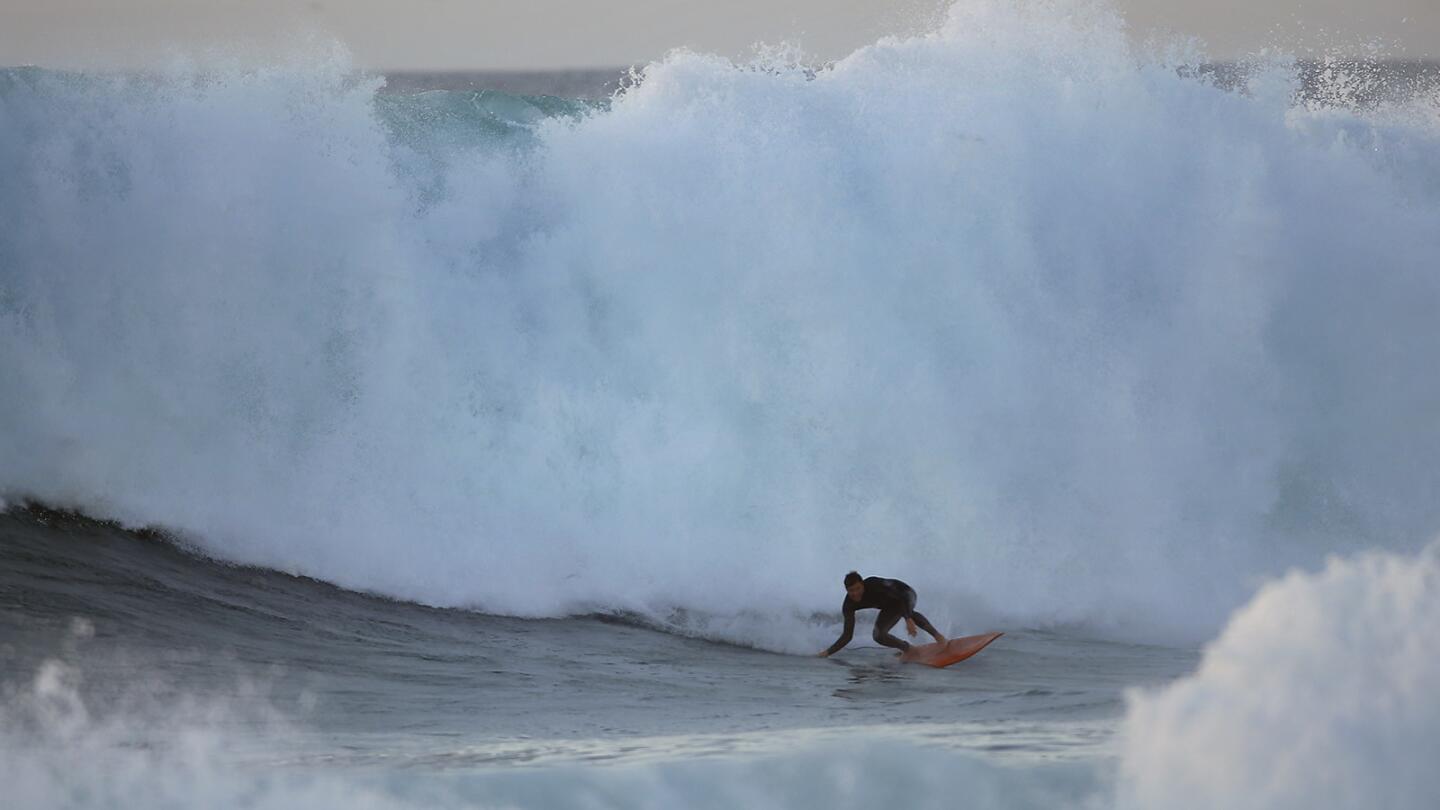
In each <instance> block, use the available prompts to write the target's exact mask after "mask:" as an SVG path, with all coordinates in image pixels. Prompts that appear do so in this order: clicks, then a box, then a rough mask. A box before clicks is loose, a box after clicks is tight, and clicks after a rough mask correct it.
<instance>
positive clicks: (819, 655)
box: [815, 650, 830, 658]
mask: <svg viewBox="0 0 1440 810" xmlns="http://www.w3.org/2000/svg"><path fill="white" fill-rule="evenodd" d="M815 656H816V657H817V658H829V657H830V651H829V650H821V651H820V652H818V653H816V654H815Z"/></svg>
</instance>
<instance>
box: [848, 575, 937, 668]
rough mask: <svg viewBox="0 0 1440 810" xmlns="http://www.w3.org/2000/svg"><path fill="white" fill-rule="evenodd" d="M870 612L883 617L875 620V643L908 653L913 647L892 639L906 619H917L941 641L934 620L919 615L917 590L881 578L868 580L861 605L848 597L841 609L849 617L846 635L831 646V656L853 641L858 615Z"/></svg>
mask: <svg viewBox="0 0 1440 810" xmlns="http://www.w3.org/2000/svg"><path fill="white" fill-rule="evenodd" d="M867 608H878V609H879V610H880V615H879V616H878V617H876V619H875V636H874V637H875V641H877V642H879V643H880V644H884V645H885V646H886V647H894V648H895V649H897V650H908V649H910V644H909V643H908V642H905V641H903V640H901V639H898V638H896V637H894V636H892V635H890V628H892V627H894V626H895V623H896V622H898V621H900V620H901V619H902V618H905V619H914V620H915V623H916V624H918V625H920V629H921V630H924V631H925V632H927V633H929V634H930V635H932V636H936V637H938V636H939V635H940V634H939V633H937V632H935V628H934V627H932V626H931V625H930V620H929V619H927V618H925V617H924V616H923V615H922V614H921V613H920V612H919V611H917V610H915V589H914V588H911V587H910V586H909V585H906V584H905V583H903V582H901V581H900V580H898V579H883V578H881V577H866V578H865V595H864V596H862V597H860V601H859V602H853V601H851V600H850V594H848V593H847V594H845V602H844V604H843V605H841V607H840V612H841V613H842V614H844V616H845V631H844V632H842V633H841V634H840V638H839V639H838V640H837V641H836V642H835V643H834V644H831V645H830V649H828V650H826V651H825V653H826V654H827V655H834V654H835V653H837V652H839V651H840V650H841V649H842V648H843V647H844V646H845V645H846V644H849V643H850V639H851V638H852V637H854V635H855V611H857V610H865V609H867Z"/></svg>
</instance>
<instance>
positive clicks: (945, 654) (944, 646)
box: [900, 633, 1005, 667]
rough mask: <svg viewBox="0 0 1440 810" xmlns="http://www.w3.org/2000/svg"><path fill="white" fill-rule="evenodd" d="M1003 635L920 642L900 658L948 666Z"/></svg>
mask: <svg viewBox="0 0 1440 810" xmlns="http://www.w3.org/2000/svg"><path fill="white" fill-rule="evenodd" d="M1003 635H1005V634H1004V633H984V634H982V635H978V636H965V637H964V638H952V639H950V640H949V641H944V642H940V641H937V642H935V643H934V644H920V645H916V646H914V647H911V648H910V649H908V650H906V651H905V652H904V653H903V654H901V656H900V660H901V661H905V662H907V663H911V664H925V665H926V666H931V667H948V666H950V665H951V664H957V663H959V662H961V661H964V660H965V659H966V658H969V657H970V656H972V655H974V654H975V653H978V652H980V651H981V650H983V649H985V647H986V646H987V645H989V643H990V642H992V641H994V640H995V639H997V638H999V637H1001V636H1003Z"/></svg>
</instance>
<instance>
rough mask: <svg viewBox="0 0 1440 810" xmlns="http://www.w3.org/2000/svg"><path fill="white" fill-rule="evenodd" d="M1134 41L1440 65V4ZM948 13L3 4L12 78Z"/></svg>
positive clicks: (1392, 1) (1305, 16)
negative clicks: (1174, 39)
mask: <svg viewBox="0 0 1440 810" xmlns="http://www.w3.org/2000/svg"><path fill="white" fill-rule="evenodd" d="M1112 2H1114V4H1115V6H1116V7H1117V8H1119V9H1120V11H1121V12H1122V13H1123V14H1124V16H1125V17H1126V19H1127V20H1129V23H1130V26H1131V30H1132V31H1134V32H1137V33H1138V34H1140V35H1144V34H1146V33H1148V32H1151V31H1156V30H1159V31H1169V32H1177V33H1180V34H1184V35H1187V36H1193V37H1198V38H1199V39H1201V40H1202V41H1204V42H1205V43H1207V45H1208V47H1209V49H1210V50H1209V52H1210V53H1211V54H1212V55H1214V56H1217V57H1228V56H1235V55H1239V54H1242V53H1248V52H1253V51H1255V50H1257V49H1259V48H1262V47H1265V46H1267V45H1282V46H1285V47H1286V48H1288V49H1289V50H1292V51H1303V49H1305V48H1307V47H1321V48H1325V49H1327V50H1332V51H1334V50H1339V51H1341V52H1353V53H1358V52H1362V51H1363V50H1364V48H1365V46H1366V45H1367V43H1372V42H1378V43H1381V44H1383V45H1384V47H1385V51H1386V53H1387V54H1388V55H1391V56H1395V57H1405V58H1431V59H1434V58H1440V0H1112ZM944 5H945V4H944V2H943V0H605V1H604V2H600V1H599V0H589V1H588V2H586V1H585V0H29V1H28V2H22V1H21V0H0V65H23V64H36V65H41V66H44V67H56V68H144V67H153V66H158V65H162V64H166V63H168V62H172V61H174V59H175V57H176V56H177V55H178V56H185V55H193V54H195V53H199V52H204V51H206V50H207V49H213V48H215V47H216V46H220V47H222V48H223V49H225V50H227V51H230V52H232V54H233V53H245V54H248V55H251V56H257V57H259V58H263V56H264V54H266V53H268V52H283V51H284V50H286V49H287V48H288V49H291V50H292V51H293V48H294V47H295V44H294V43H295V42H296V41H297V39H299V38H300V37H302V36H303V35H307V34H308V35H320V36H322V37H327V38H333V39H335V40H338V41H340V42H343V43H345V45H346V46H347V47H348V48H349V50H350V52H351V54H352V57H353V59H354V61H355V62H356V63H357V66H359V67H363V68H368V69H374V70H493V69H518V70H526V69H548V68H567V67H600V66H623V65H630V64H639V63H644V62H648V61H650V60H652V59H655V58H657V57H659V56H661V55H663V54H664V53H665V52H666V51H668V50H670V49H671V48H675V47H689V48H691V49H694V50H702V51H707V52H712V53H720V54H723V55H726V56H743V55H745V54H746V53H749V52H751V50H752V46H753V45H754V44H755V43H757V42H768V43H779V42H782V41H790V42H797V43H799V44H800V45H801V46H802V47H803V48H804V50H805V51H806V53H808V54H810V55H812V56H813V57H816V58H819V59H833V58H838V57H840V56H843V55H845V54H847V53H849V52H850V51H852V50H854V49H855V48H857V47H859V46H862V45H865V44H868V43H870V42H873V41H875V40H876V39H877V38H879V37H880V36H883V35H885V34H896V33H898V34H905V33H914V32H916V31H918V30H922V29H923V28H924V27H926V25H925V21H926V20H927V19H933V18H934V17H935V15H936V14H937V13H938V9H941V8H943V7H944Z"/></svg>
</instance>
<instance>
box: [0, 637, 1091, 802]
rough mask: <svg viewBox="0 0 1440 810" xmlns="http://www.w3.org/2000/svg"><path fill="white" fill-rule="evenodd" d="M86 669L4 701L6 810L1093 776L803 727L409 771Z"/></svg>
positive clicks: (688, 795)
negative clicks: (119, 700)
mask: <svg viewBox="0 0 1440 810" xmlns="http://www.w3.org/2000/svg"><path fill="white" fill-rule="evenodd" d="M80 678H81V673H80V672H79V670H77V669H75V668H74V667H72V666H70V665H68V664H66V663H63V662H61V661H49V662H47V663H46V664H45V665H44V666H42V667H41V668H40V670H39V672H37V673H36V675H35V677H34V679H33V680H32V681H31V682H30V683H29V684H28V685H26V686H25V687H23V688H20V689H12V690H10V691H9V692H7V693H5V694H4V695H3V696H0V779H3V782H4V784H5V786H6V792H5V796H6V801H7V806H13V807H22V808H27V810H61V809H62V808H65V809H66V810H86V809H88V808H113V807H193V806H203V807H207V808H217V810H224V809H225V808H251V809H252V810H264V808H293V807H307V808H317V809H318V810H325V808H347V809H348V808H360V809H361V810H369V809H370V808H375V809H377V810H378V809H379V808H437V807H438V808H450V807H455V808H461V807H464V808H476V807H478V808H535V810H546V809H547V808H572V807H587V808H595V809H596V810H604V808H617V809H618V808H625V809H626V810H628V809H629V808H655V810H662V809H663V810H668V809H669V808H674V807H686V808H716V809H717V810H721V809H723V810H731V809H732V808H739V807H745V808H800V807H816V806H822V807H829V808H841V810H843V809H844V808H866V807H874V806H876V805H877V804H884V803H886V802H889V801H893V800H894V798H895V797H896V796H901V795H903V796H904V797H905V802H906V805H907V806H909V807H917V808H947V807H953V806H954V804H955V801H956V797H957V796H964V798H965V804H966V806H967V807H976V808H994V810H1001V809H1002V808H1003V809H1004V810H1022V809H1023V808H1056V807H1064V806H1071V805H1074V806H1079V805H1078V802H1079V800H1080V799H1083V798H1085V797H1088V796H1090V795H1092V793H1093V791H1094V790H1096V784H1097V779H1096V773H1095V771H1094V770H1093V769H1092V768H1091V767H1090V766H1089V765H1087V764H1085V763H1062V764H1044V763H1031V764H1030V765H1028V766H1026V767H1007V766H1000V765H995V764H992V763H989V762H986V761H984V760H982V759H980V758H977V757H974V756H971V755H967V754H959V753H955V752H946V751H943V750H938V749H936V748H934V747H926V746H922V745H916V744H915V743H914V742H911V741H907V740H904V739H900V738H896V737H894V736H892V735H890V734H886V733H876V732H872V731H868V730H865V729H856V730H853V732H852V733H853V737H851V738H850V739H848V740H836V739H835V736H836V735H835V734H830V735H828V736H827V737H826V738H824V739H817V740H810V741H807V740H806V739H805V735H804V734H803V733H800V732H796V733H790V734H760V735H750V736H749V737H746V736H745V735H738V736H737V735H733V734H731V735H725V736H726V738H727V742H728V743H729V744H731V745H732V746H734V747H735V748H736V752H735V753H733V754H731V755H729V756H725V757H715V756H713V755H712V756H705V757H687V756H685V755H684V754H683V751H684V749H685V747H686V744H687V743H689V742H690V741H689V740H687V739H686V738H684V737H677V738H676V739H675V746H674V748H675V750H676V751H677V752H681V753H677V754H676V755H674V756H666V757H655V756H651V757H643V758H631V759H628V760H626V762H625V764H617V765H609V766H606V765H596V764H589V765H581V764H578V763H573V762H572V763H560V764H547V765H545V766H543V767H541V766H536V765H534V764H533V763H532V764H531V765H530V766H529V767H519V768H495V767H486V766H483V765H477V766H474V767H468V768H467V767H464V764H465V762H467V761H468V760H469V759H471V758H475V757H476V751H475V750H474V748H473V747H467V748H465V749H461V750H456V751H444V750H442V751H438V752H433V755H432V756H422V757H419V761H420V762H424V763H427V764H424V765H417V764H416V762H415V761H411V760H410V759H407V754H410V753H411V751H412V746H408V745H404V744H398V745H397V747H396V749H395V750H394V751H391V752H389V753H390V755H391V756H390V757H380V758H379V760H378V763H379V764H376V762H375V761H373V760H371V761H362V762H361V763H359V765H360V767H347V766H346V765H347V759H346V756H345V753H344V752H336V751H331V750H325V749H320V750H318V751H317V750H316V749H315V748H314V744H313V742H312V741H311V740H310V739H307V738H306V737H305V736H304V732H303V730H302V729H300V728H297V727H296V726H294V725H292V724H291V723H289V722H287V721H286V720H285V719H283V718H281V717H279V716H278V715H276V714H274V713H273V712H271V711H269V710H267V709H266V708H265V705H264V703H263V701H262V702H258V703H257V702H254V701H249V702H241V701H238V700H237V701H229V702H226V701H216V700H213V699H212V700H209V701H200V700H193V699H189V698H186V697H184V696H183V694H181V695H177V694H176V693H175V692H173V691H170V692H163V694H151V693H149V692H147V691H145V690H143V689H141V690H140V691H139V692H138V694H134V695H131V696H129V697H127V698H126V699H125V700H124V701H123V709H122V710H119V711H116V710H113V709H112V710H107V711H95V710H94V709H93V708H92V707H91V706H90V705H89V704H88V703H87V700H86V698H85V696H84V694H83V692H82V689H81V683H80ZM143 683H144V680H143V679H137V680H136V681H135V682H134V683H132V684H131V685H130V688H131V689H132V690H134V689H139V687H140V686H141V685H142V684H143ZM322 739H323V737H322ZM634 742H635V741H633V740H632V741H627V740H624V739H620V740H600V741H595V744H594V746H593V747H592V748H591V749H589V750H588V751H587V753H588V754H589V758H592V759H595V760H597V761H600V762H604V761H606V760H607V759H609V758H611V757H612V756H615V755H616V754H618V753H619V752H623V751H624V750H626V749H627V748H628V747H630V746H631V745H633V743H634ZM646 742H648V743H650V744H652V745H658V743H656V742H655V741H646ZM575 747H577V748H579V746H578V744H577V745H576V746H575ZM436 763H439V764H441V765H443V766H444V767H443V768H440V769H436V768H435V767H434V766H435V764H436ZM389 765H394V767H387V766H389Z"/></svg>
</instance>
